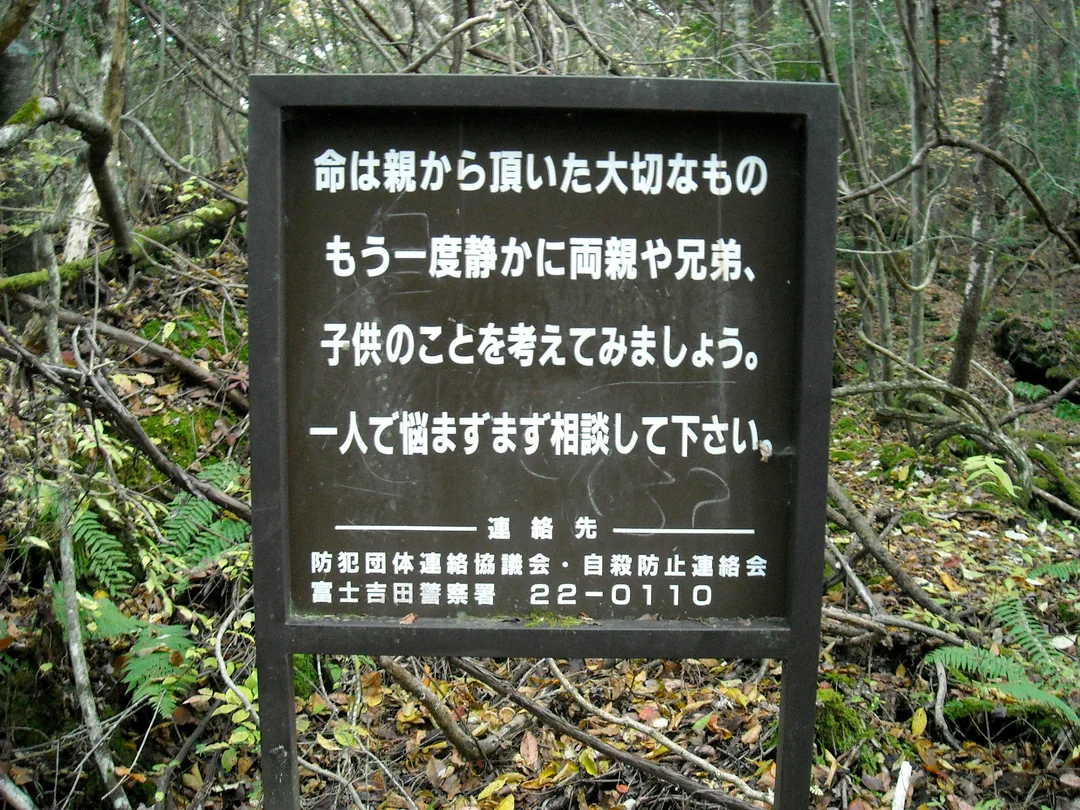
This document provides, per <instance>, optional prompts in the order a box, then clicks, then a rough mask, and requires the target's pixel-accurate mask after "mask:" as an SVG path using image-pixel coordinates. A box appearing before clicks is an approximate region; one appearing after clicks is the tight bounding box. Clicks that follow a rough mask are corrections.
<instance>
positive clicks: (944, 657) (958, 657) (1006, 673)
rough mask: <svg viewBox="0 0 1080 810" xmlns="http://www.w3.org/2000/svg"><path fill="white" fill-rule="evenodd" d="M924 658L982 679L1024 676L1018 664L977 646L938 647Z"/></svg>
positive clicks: (1021, 678)
mask: <svg viewBox="0 0 1080 810" xmlns="http://www.w3.org/2000/svg"><path fill="white" fill-rule="evenodd" d="M926 660H927V662H929V663H931V664H934V663H937V662H938V661H940V662H941V663H942V664H944V665H945V666H946V667H948V668H949V669H952V670H956V671H957V672H965V673H967V674H968V675H973V676H975V677H978V678H980V679H982V680H984V681H986V680H998V679H1005V680H1010V681H1011V680H1024V679H1025V678H1026V675H1025V674H1024V668H1023V667H1022V666H1021V665H1020V664H1018V663H1016V662H1015V661H1010V660H1009V659H1008V658H1002V657H1001V656H1000V655H994V654H993V653H992V652H990V651H989V650H984V649H981V648H979V647H940V648H938V649H936V650H934V651H933V652H932V653H930V654H929V655H927V656H926Z"/></svg>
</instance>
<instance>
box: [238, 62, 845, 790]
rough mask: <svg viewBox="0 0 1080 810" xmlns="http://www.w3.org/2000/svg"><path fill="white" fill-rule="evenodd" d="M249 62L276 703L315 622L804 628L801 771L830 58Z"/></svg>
mask: <svg viewBox="0 0 1080 810" xmlns="http://www.w3.org/2000/svg"><path fill="white" fill-rule="evenodd" d="M251 89H252V111H251V119H250V120H251V140H252V164H253V166H252V190H253V198H252V212H251V233H250V243H251V313H252V341H251V353H252V378H253V389H254V397H255V400H254V403H255V404H254V408H253V451H254V454H255V455H254V460H253V472H254V494H255V514H256V524H255V531H256V541H255V542H256V604H257V617H258V619H257V621H258V625H257V632H258V643H259V660H260V678H261V683H260V689H261V696H262V699H263V705H264V706H265V705H266V701H267V698H268V696H269V695H270V693H268V691H267V690H268V681H267V673H268V672H273V673H274V674H273V675H271V677H270V679H269V680H270V681H271V682H272V683H270V685H269V687H270V690H271V692H273V693H275V694H276V693H277V692H280V693H281V697H282V699H284V696H285V694H286V692H287V693H289V694H290V695H291V681H289V680H288V677H287V676H288V673H289V672H290V671H291V668H290V667H291V665H290V664H289V663H288V659H289V657H290V656H291V655H292V653H294V652H340V653H344V652H365V653H412V654H434V655H440V654H461V653H466V654H476V655H494V656H516V655H566V656H568V655H576V656H581V655H591V656H595V655H610V656H633V657H639V656H640V657H644V656H655V655H666V656H672V657H675V656H706V655H707V656H710V657H723V656H747V657H774V658H783V659H785V669H784V694H783V699H784V703H785V705H784V707H783V714H784V718H783V719H782V726H784V728H783V729H782V731H781V738H782V742H781V758H782V760H784V762H782V763H781V771H782V772H784V776H783V777H781V780H780V783H779V786H778V799H779V798H780V797H781V796H783V795H784V794H785V792H787V791H795V792H796V793H799V792H801V793H802V794H803V795H805V788H806V783H805V779H806V776H805V773H808V768H809V756H810V745H811V741H812V732H813V700H814V683H815V678H814V673H815V672H816V663H817V639H818V621H819V611H820V584H821V568H822V549H821V543H822V538H821V531H822V529H821V527H822V525H823V518H824V504H825V469H826V453H827V436H828V403H829V388H830V373H829V359H830V356H831V337H832V266H833V255H834V246H835V245H834V239H835V230H834V228H835V223H834V220H835V204H836V203H835V197H836V131H835V124H836V115H837V94H836V90H835V88H833V87H829V86H823V85H806V84H799V85H795V84H768V83H725V82H683V81H678V82H677V81H663V80H659V81H656V80H648V81H646V80H626V81H623V80H611V79H599V78H590V79H584V78H573V79H570V78H559V79H555V78H530V79H515V78H508V77H460V76H456V77H386V76H381V77H376V76H367V77H345V76H339V77H308V76H305V77H254V78H253V79H252V84H251ZM403 620H404V623H403ZM264 662H273V663H272V664H271V665H270V666H267V665H266V664H265V663H264ZM796 671H800V672H802V675H801V676H799V677H800V678H802V679H803V680H805V683H803V684H801V688H799V689H795V688H790V684H789V682H791V681H792V680H793V678H794V677H795V676H794V675H793V674H792V673H794V672H796ZM272 699H273V698H272ZM796 704H798V705H796ZM278 713H283V714H285V715H287V717H286V720H288V721H289V723H285V724H283V726H282V729H281V733H280V734H277V735H276V736H275V734H276V732H275V731H274V730H273V729H268V728H264V730H263V734H264V751H265V749H266V748H267V744H268V743H270V744H271V748H272V750H271V751H270V756H269V757H267V755H266V753H265V752H264V762H269V763H270V764H271V769H270V773H269V774H268V775H269V776H270V777H271V778H270V779H269V780H267V784H268V792H267V797H268V801H272V800H273V796H274V795H276V793H275V791H283V793H282V795H285V794H288V795H289V796H292V795H293V794H292V793H291V791H294V790H295V788H294V787H290V786H291V785H292V784H294V783H295V759H294V757H295V752H294V750H293V748H294V740H293V737H294V732H293V731H292V730H291V728H290V729H286V728H285V727H284V726H285V725H289V724H291V712H278ZM796 715H798V716H796ZM265 716H266V712H264V718H265ZM808 735H809V736H808ZM275 742H276V744H277V745H276V748H274V747H273V743H275ZM277 749H280V751H278V753H279V754H280V756H279V759H280V761H281V763H282V767H281V769H280V772H275V771H274V770H273V764H272V763H273V762H274V761H275V760H274V755H273V751H274V750H277ZM796 749H797V752H796ZM785 762H786V763H793V764H785ZM264 767H265V766H264ZM290 768H291V771H290ZM789 769H790V771H791V772H792V773H794V772H795V771H801V772H804V773H803V775H800V776H797V777H793V776H790V775H789V774H788V773H787V771H788V770H789ZM290 774H291V775H290ZM275 779H276V780H277V782H275ZM275 785H276V787H275ZM796 793H792V794H791V795H796ZM290 801H291V799H290ZM267 806H268V807H272V808H274V810H276V806H275V805H272V804H269V803H268V805H267ZM282 806H292V805H284V804H283V805H282ZM778 806H782V805H778Z"/></svg>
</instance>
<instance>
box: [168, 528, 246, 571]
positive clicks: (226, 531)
mask: <svg viewBox="0 0 1080 810" xmlns="http://www.w3.org/2000/svg"><path fill="white" fill-rule="evenodd" d="M250 530H251V527H250V526H248V524H246V523H244V522H242V521H239V520H232V519H231V518H225V519H223V520H218V521H216V522H215V523H214V524H213V525H211V526H210V527H208V528H207V529H206V530H204V531H202V532H199V534H198V535H197V536H196V537H195V538H194V539H193V540H192V541H191V543H190V544H189V545H188V549H187V552H186V554H185V555H184V560H185V562H187V563H189V564H191V565H198V564H199V563H201V562H203V561H204V560H212V559H214V558H215V557H217V556H218V555H219V554H221V553H222V552H223V551H225V550H226V549H229V548H232V547H233V546H235V545H237V544H238V543H242V542H244V540H246V539H247V536H248V533H249V532H250Z"/></svg>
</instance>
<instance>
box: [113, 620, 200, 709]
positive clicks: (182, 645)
mask: <svg viewBox="0 0 1080 810" xmlns="http://www.w3.org/2000/svg"><path fill="white" fill-rule="evenodd" d="M194 645H195V642H194V641H192V640H191V638H190V636H188V633H187V630H186V629H185V628H183V627H178V626H176V625H164V624H146V625H144V626H143V628H142V629H141V630H140V632H139V633H138V635H137V636H136V639H135V643H134V644H133V645H132V646H131V650H130V651H129V652H128V657H127V664H126V665H125V666H124V677H123V680H124V683H125V684H126V685H127V688H128V691H129V692H130V693H131V696H132V699H133V700H140V699H142V698H144V697H145V698H148V699H149V701H150V704H151V705H152V706H154V707H155V708H156V709H157V711H158V712H159V713H160V714H161V716H163V717H168V716H169V715H170V714H172V712H173V711H174V710H175V709H176V705H177V702H178V699H179V697H180V696H181V695H182V694H183V692H184V691H186V689H187V688H188V686H190V684H191V683H192V682H193V681H194V677H195V673H194V672H193V671H192V667H191V666H190V664H189V663H188V662H187V659H186V656H185V653H186V652H187V651H188V650H189V649H191V648H192V647H193V646H194Z"/></svg>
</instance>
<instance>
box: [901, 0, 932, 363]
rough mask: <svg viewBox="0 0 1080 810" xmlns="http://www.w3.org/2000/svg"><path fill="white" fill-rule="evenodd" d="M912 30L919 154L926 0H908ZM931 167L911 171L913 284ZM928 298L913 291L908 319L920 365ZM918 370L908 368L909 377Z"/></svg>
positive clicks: (920, 270)
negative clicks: (920, 65) (928, 175)
mask: <svg viewBox="0 0 1080 810" xmlns="http://www.w3.org/2000/svg"><path fill="white" fill-rule="evenodd" d="M904 10H905V11H906V16H907V25H908V30H909V31H910V32H911V43H910V44H909V55H910V70H911V154H912V155H915V154H918V151H919V150H920V149H922V147H923V144H924V143H925V142H926V113H927V95H928V93H929V88H928V87H927V86H926V82H925V81H924V79H923V76H922V73H921V72H920V70H919V63H920V62H921V63H922V64H924V65H925V64H926V61H927V60H926V47H925V44H926V38H925V37H924V36H923V26H924V24H925V22H926V5H925V2H924V0H906V8H905V9H904ZM927 173H928V169H927V166H926V162H925V161H924V162H923V165H922V166H920V167H919V168H918V169H916V170H915V172H914V173H913V174H912V175H911V209H910V213H909V216H910V219H911V221H910V223H909V225H908V233H910V234H911V239H912V249H911V275H910V279H911V286H913V287H919V286H920V285H922V283H923V282H924V281H925V280H926V265H927V250H926V240H925V237H926V230H927V228H926V226H927V225H928V217H927V214H928V212H927V211H926V210H925V205H926V186H927ZM924 317H925V301H924V296H923V293H922V290H916V291H914V292H912V293H911V310H910V319H909V321H908V362H909V363H911V365H913V366H916V367H918V366H919V365H921V364H922V359H923V339H924V337H923V336H924V332H925V328H924ZM913 373H914V372H912V371H908V375H907V376H908V377H911V376H912V374H913Z"/></svg>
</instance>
